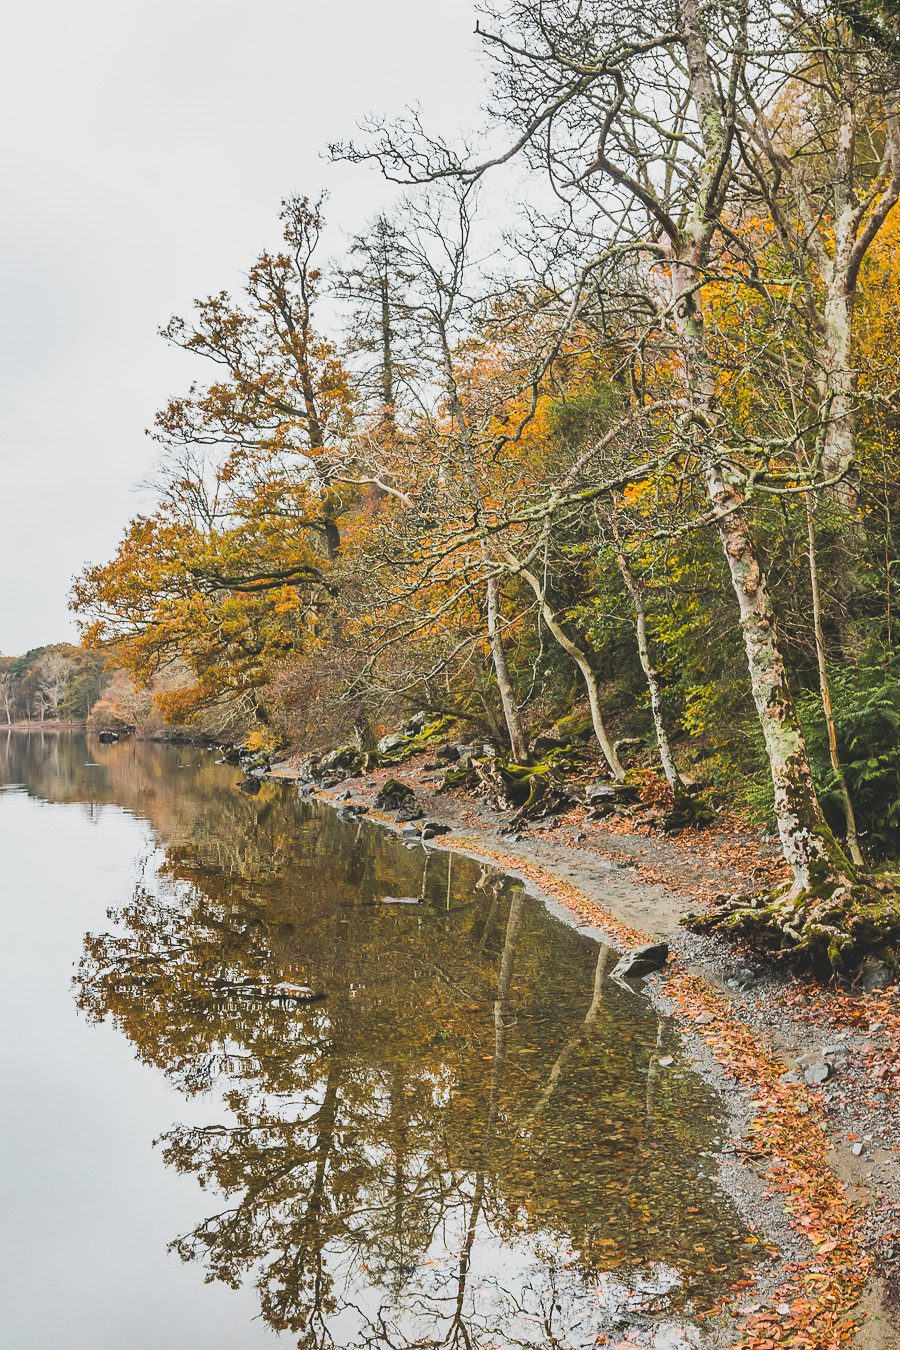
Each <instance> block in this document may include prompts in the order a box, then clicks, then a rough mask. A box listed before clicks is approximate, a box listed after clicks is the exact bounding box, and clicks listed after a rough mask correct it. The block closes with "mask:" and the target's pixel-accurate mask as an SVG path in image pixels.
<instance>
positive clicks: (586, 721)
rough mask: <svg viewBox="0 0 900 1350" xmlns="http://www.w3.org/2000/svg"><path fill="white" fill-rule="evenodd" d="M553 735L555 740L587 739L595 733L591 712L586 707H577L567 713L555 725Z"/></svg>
mask: <svg viewBox="0 0 900 1350" xmlns="http://www.w3.org/2000/svg"><path fill="white" fill-rule="evenodd" d="M550 734H551V736H553V737H554V739H555V740H558V741H565V742H572V741H587V740H590V738H591V737H592V736H593V734H594V723H593V721H592V720H591V714H590V713H589V712H586V711H584V709H576V710H575V711H574V712H570V713H566V715H565V716H564V717H560V718H559V720H558V721H557V722H556V723H555V725H554V726H553V728H552V730H551V732H550Z"/></svg>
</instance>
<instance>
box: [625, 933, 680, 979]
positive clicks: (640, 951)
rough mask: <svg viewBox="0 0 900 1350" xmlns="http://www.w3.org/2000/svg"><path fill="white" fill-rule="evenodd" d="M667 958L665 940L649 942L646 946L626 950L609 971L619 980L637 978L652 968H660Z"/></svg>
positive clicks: (667, 949)
mask: <svg viewBox="0 0 900 1350" xmlns="http://www.w3.org/2000/svg"><path fill="white" fill-rule="evenodd" d="M668 959H669V944H668V943H667V942H650V943H648V944H647V946H646V947H634V948H632V950H631V951H630V952H626V953H625V955H624V956H623V957H622V959H621V960H620V961H619V963H618V965H617V966H614V967H613V970H612V972H611V973H612V974H613V975H615V976H616V977H617V978H618V979H620V980H639V979H641V978H642V977H643V976H644V975H651V974H652V973H653V971H654V970H662V968H663V966H664V965H665V964H666V961H667V960H668Z"/></svg>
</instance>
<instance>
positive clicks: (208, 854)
mask: <svg viewBox="0 0 900 1350" xmlns="http://www.w3.org/2000/svg"><path fill="white" fill-rule="evenodd" d="M238 777H239V774H238V771H236V770H235V769H232V768H229V767H227V766H226V765H222V764H219V763H217V762H216V759H215V755H214V754H213V753H212V752H210V751H207V750H201V749H196V748H192V747H178V746H171V745H159V744H148V743H136V742H133V741H124V742H120V743H118V744H116V745H110V746H103V745H99V744H97V743H96V742H95V741H94V740H88V739H86V738H85V737H83V736H80V735H77V734H60V735H51V734H47V735H41V734H39V733H29V734H11V735H9V736H7V737H6V738H5V739H4V738H2V737H0V882H2V885H0V893H2V897H3V922H4V930H5V934H4V936H5V940H4V943H3V952H2V958H0V960H2V965H3V972H2V980H0V998H2V1000H3V1008H2V1020H0V1025H2V1059H3V1064H2V1075H3V1083H4V1089H5V1090H4V1099H5V1100H4V1111H3V1116H2V1122H0V1130H2V1141H0V1145H2V1152H0V1187H2V1206H3V1217H4V1225H3V1239H2V1243H3V1246H2V1281H3V1285H4V1288H3V1295H2V1302H0V1330H2V1335H0V1342H2V1344H3V1345H4V1346H7V1345H8V1346H9V1347H10V1350H13V1347H14V1348H15V1350H51V1348H52V1350H57V1348H58V1347H59V1348H61V1347H63V1346H65V1350H82V1348H83V1350H151V1347H152V1348H153V1350H163V1348H165V1350H255V1347H262V1346H270V1347H272V1346H276V1345H284V1346H294V1345H297V1346H302V1347H316V1350H318V1348H319V1347H322V1348H323V1350H324V1347H327V1346H331V1347H340V1348H342V1350H356V1347H372V1348H373V1350H375V1348H378V1350H412V1348H413V1347H416V1348H417V1350H431V1348H436V1347H439V1346H441V1347H454V1348H455V1347H460V1348H462V1347H466V1348H467V1350H508V1347H559V1348H560V1350H587V1348H588V1347H591V1346H594V1345H595V1344H598V1343H602V1342H598V1338H599V1337H602V1336H605V1337H607V1338H608V1340H607V1343H608V1344H615V1343H620V1344H623V1345H625V1344H627V1345H645V1346H652V1347H655V1348H657V1350H662V1348H663V1347H665V1348H666V1350H674V1348H675V1347H681V1346H693V1345H698V1344H700V1340H699V1336H698V1333H697V1331H696V1328H697V1327H698V1326H700V1325H702V1319H701V1318H699V1317H698V1314H700V1313H702V1312H703V1311H705V1310H706V1309H708V1308H710V1307H711V1306H712V1305H713V1304H714V1303H715V1302H716V1301H717V1300H718V1299H719V1298H721V1297H722V1295H723V1294H724V1293H725V1292H726V1291H727V1289H728V1287H729V1285H730V1284H731V1283H733V1282H734V1281H735V1280H737V1279H739V1278H741V1276H742V1274H743V1273H744V1271H745V1268H746V1265H747V1261H748V1257H747V1252H748V1250H749V1248H748V1246H747V1245H746V1243H745V1239H746V1237H747V1232H746V1230H745V1228H744V1226H743V1224H742V1221H741V1219H740V1216H739V1215H738V1213H737V1212H736V1210H735V1208H734V1206H733V1204H732V1202H731V1201H730V1200H729V1198H728V1196H727V1195H726V1194H725V1193H724V1192H723V1190H722V1189H721V1187H720V1185H719V1183H718V1180H717V1161H716V1155H717V1152H718V1150H719V1149H720V1147H721V1145H722V1143H723V1141H724V1139H725V1135H726V1126H725V1124H724V1121H723V1113H722V1108H721V1106H720V1103H719V1102H718V1099H717V1098H716V1097H715V1095H714V1094H713V1093H712V1092H711V1090H710V1089H709V1088H708V1087H707V1086H706V1085H705V1084H704V1082H703V1081H702V1080H701V1079H700V1078H699V1077H698V1076H697V1075H696V1074H695V1073H694V1072H693V1071H692V1069H691V1067H690V1064H689V1063H688V1062H687V1060H686V1058H685V1056H684V1054H683V1052H682V1050H681V1048H680V1044H679V1038H678V1034H677V1031H676V1030H675V1028H674V1027H673V1025H672V1024H671V1023H669V1022H668V1021H667V1020H666V1019H663V1018H660V1017H659V1016H657V1014H656V1013H655V1012H654V1010H653V1009H652V1007H651V1006H650V1004H649V1003H648V1002H647V1000H645V999H644V998H643V997H641V996H640V995H639V994H636V993H634V992H632V991H631V990H629V989H626V988H623V987H622V986H621V985H619V984H618V983H616V982H615V981H612V980H610V978H609V975H608V971H609V970H610V969H611V967H612V965H613V964H614V962H615V957H614V955H613V954H612V953H611V952H610V951H609V949H607V948H605V947H603V946H600V945H598V944H597V943H596V942H595V941H593V939H591V938H590V937H589V936H587V935H586V934H584V933H580V932H578V931H577V930H576V929H574V928H572V927H570V926H568V925H567V924H565V923H564V922H562V920H561V919H560V918H559V917H557V916H555V915H554V914H551V913H550V912H549V911H548V910H547V908H546V907H545V906H544V905H543V904H542V903H541V902H540V901H539V900H537V899H536V898H534V897H533V896H531V895H530V894H528V893H527V892H526V891H525V890H524V889H523V887H522V886H521V884H520V883H518V882H517V881H515V880H512V879H509V878H506V877H504V876H503V875H502V874H501V873H499V872H497V871H495V870H493V869H491V868H487V867H482V866H481V865H479V864H478V863H476V862H474V861H472V860H470V859H467V858H465V857H462V856H459V855H453V854H452V853H450V852H448V851H447V850H445V849H436V848H430V847H429V848H424V847H422V846H421V845H418V844H417V845H414V846H407V845H405V844H404V843H403V842H402V841H401V840H399V839H398V838H397V837H395V836H394V835H392V834H390V833H388V832H387V831H385V830H383V829H381V828H379V827H377V826H376V825H374V824H371V823H368V822H366V821H365V820H364V819H363V820H359V821H352V820H345V819H342V818H341V817H340V816H339V814H338V813H337V812H335V811H334V810H333V809H332V808H330V807H327V806H325V805H323V804H321V803H316V802H310V801H304V800H302V799H301V798H300V796H299V795H298V793H297V791H296V789H295V788H293V787H292V786H291V785H290V784H285V783H276V782H272V783H264V784H263V785H262V787H261V790H260V792H259V794H258V795H257V796H253V797H251V796H248V795H246V794H244V793H242V792H240V791H238V790H237V788H236V783H237V779H238ZM670 1059H671V1062H669V1061H670Z"/></svg>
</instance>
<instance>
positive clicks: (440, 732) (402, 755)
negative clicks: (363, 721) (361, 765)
mask: <svg viewBox="0 0 900 1350" xmlns="http://www.w3.org/2000/svg"><path fill="white" fill-rule="evenodd" d="M455 724H456V718H455V717H449V716H445V717H436V718H434V719H433V721H431V722H426V724H425V726H424V727H423V728H422V730H421V731H415V732H412V733H411V734H410V735H408V736H407V737H406V738H405V740H404V742H403V744H402V745H399V746H397V748H396V750H391V751H389V752H388V754H385V755H379V754H377V752H376V753H375V754H374V760H373V762H375V763H378V764H402V763H403V762H404V761H405V760H407V759H412V758H413V756H414V755H421V754H423V753H424V752H425V751H426V750H430V749H431V747H432V746H433V745H434V744H435V742H436V741H443V740H446V738H447V733H448V732H449V731H450V729H451V727H453V726H454V725H455Z"/></svg>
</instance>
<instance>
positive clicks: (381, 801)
mask: <svg viewBox="0 0 900 1350" xmlns="http://www.w3.org/2000/svg"><path fill="white" fill-rule="evenodd" d="M414 799H415V793H414V792H413V790H412V788H411V787H410V786H409V784H408V783H401V782H400V780H399V778H387V779H385V781H384V783H382V785H381V790H380V791H379V793H378V796H377V797H376V798H375V808H376V810H378V811H399V810H400V808H401V806H411V805H412V803H413V801H414Z"/></svg>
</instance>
